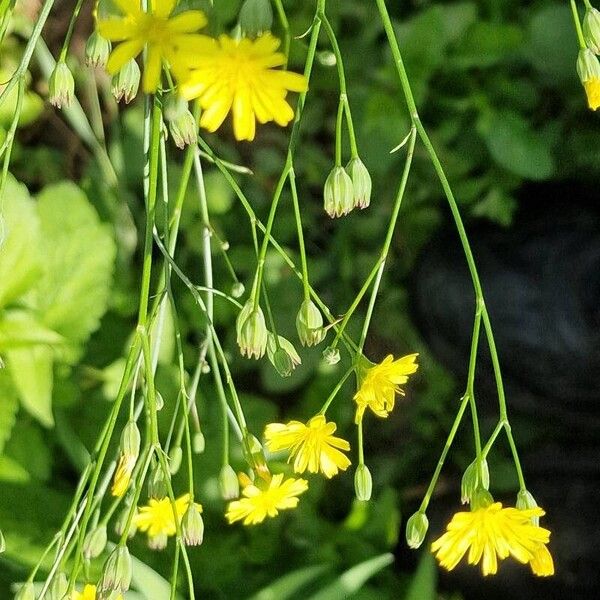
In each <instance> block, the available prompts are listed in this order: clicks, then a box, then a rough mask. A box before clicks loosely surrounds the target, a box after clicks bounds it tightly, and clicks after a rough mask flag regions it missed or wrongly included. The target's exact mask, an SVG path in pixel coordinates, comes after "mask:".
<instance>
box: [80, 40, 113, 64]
mask: <svg viewBox="0 0 600 600" xmlns="http://www.w3.org/2000/svg"><path fill="white" fill-rule="evenodd" d="M109 54H110V42H109V41H108V40H107V39H106V38H103V37H102V36H101V35H100V34H99V33H98V32H97V31H93V32H92V35H90V37H89V38H88V40H87V42H86V44H85V64H86V65H87V66H88V67H102V68H104V67H105V66H106V62H107V61H108V55H109Z"/></svg>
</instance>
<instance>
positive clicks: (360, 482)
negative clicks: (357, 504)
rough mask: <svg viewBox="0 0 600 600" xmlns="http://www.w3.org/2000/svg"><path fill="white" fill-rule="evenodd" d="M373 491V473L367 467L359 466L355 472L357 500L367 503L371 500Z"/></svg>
mask: <svg viewBox="0 0 600 600" xmlns="http://www.w3.org/2000/svg"><path fill="white" fill-rule="evenodd" d="M372 491H373V478H372V477H371V471H369V467H367V465H365V464H364V463H363V464H359V465H358V467H356V471H355V472H354V493H355V494H356V499H357V500H361V501H363V502H366V501H368V500H370V499H371V493H372Z"/></svg>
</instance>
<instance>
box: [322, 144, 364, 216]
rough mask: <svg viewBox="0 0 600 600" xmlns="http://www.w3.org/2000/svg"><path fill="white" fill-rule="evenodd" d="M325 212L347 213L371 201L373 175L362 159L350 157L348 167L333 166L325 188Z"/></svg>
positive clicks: (339, 214)
mask: <svg viewBox="0 0 600 600" xmlns="http://www.w3.org/2000/svg"><path fill="white" fill-rule="evenodd" d="M323 197H324V208H325V212H326V213H327V214H328V215H329V216H330V217H331V218H336V217H341V216H344V215H347V214H348V213H349V212H350V211H352V210H354V209H355V208H361V209H362V208H367V206H369V204H370V202H371V176H370V175H369V171H368V170H367V167H365V164H364V163H363V162H362V160H361V159H360V158H359V157H358V156H356V157H354V158H352V159H350V162H349V163H348V164H347V165H346V168H344V167H342V166H341V165H337V166H335V167H333V169H332V170H331V172H330V173H329V175H328V176H327V179H326V180H325V187H324V189H323Z"/></svg>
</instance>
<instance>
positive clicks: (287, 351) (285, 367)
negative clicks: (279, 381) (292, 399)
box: [267, 332, 302, 377]
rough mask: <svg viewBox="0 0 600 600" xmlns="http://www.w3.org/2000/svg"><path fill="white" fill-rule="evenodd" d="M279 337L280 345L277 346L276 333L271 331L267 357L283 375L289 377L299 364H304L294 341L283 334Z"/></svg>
mask: <svg viewBox="0 0 600 600" xmlns="http://www.w3.org/2000/svg"><path fill="white" fill-rule="evenodd" d="M277 338H278V340H279V346H277V343H276V341H275V335H274V334H272V333H271V332H269V335H268V337H267V357H268V359H269V361H270V362H271V364H272V365H273V366H274V367H275V370H276V371H277V372H278V373H279V374H280V375H281V376H282V377H289V376H290V375H291V374H292V372H293V371H294V369H295V368H296V367H297V366H298V365H299V364H302V360H301V359H300V356H299V355H298V353H297V352H296V349H295V348H294V345H293V344H292V342H290V341H289V340H286V339H285V338H284V337H283V336H281V335H278V336H277Z"/></svg>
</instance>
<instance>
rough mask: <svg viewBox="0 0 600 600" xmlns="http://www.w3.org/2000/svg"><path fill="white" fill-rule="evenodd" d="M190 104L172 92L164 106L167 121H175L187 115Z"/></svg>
mask: <svg viewBox="0 0 600 600" xmlns="http://www.w3.org/2000/svg"><path fill="white" fill-rule="evenodd" d="M187 110H188V102H187V100H186V99H185V98H182V97H181V96H180V95H179V94H177V93H175V92H170V93H169V94H168V95H167V97H166V99H165V102H164V105H163V113H164V115H165V119H166V120H167V121H174V120H175V119H178V118H179V117H181V116H182V115H184V114H185V113H186V111H187Z"/></svg>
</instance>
